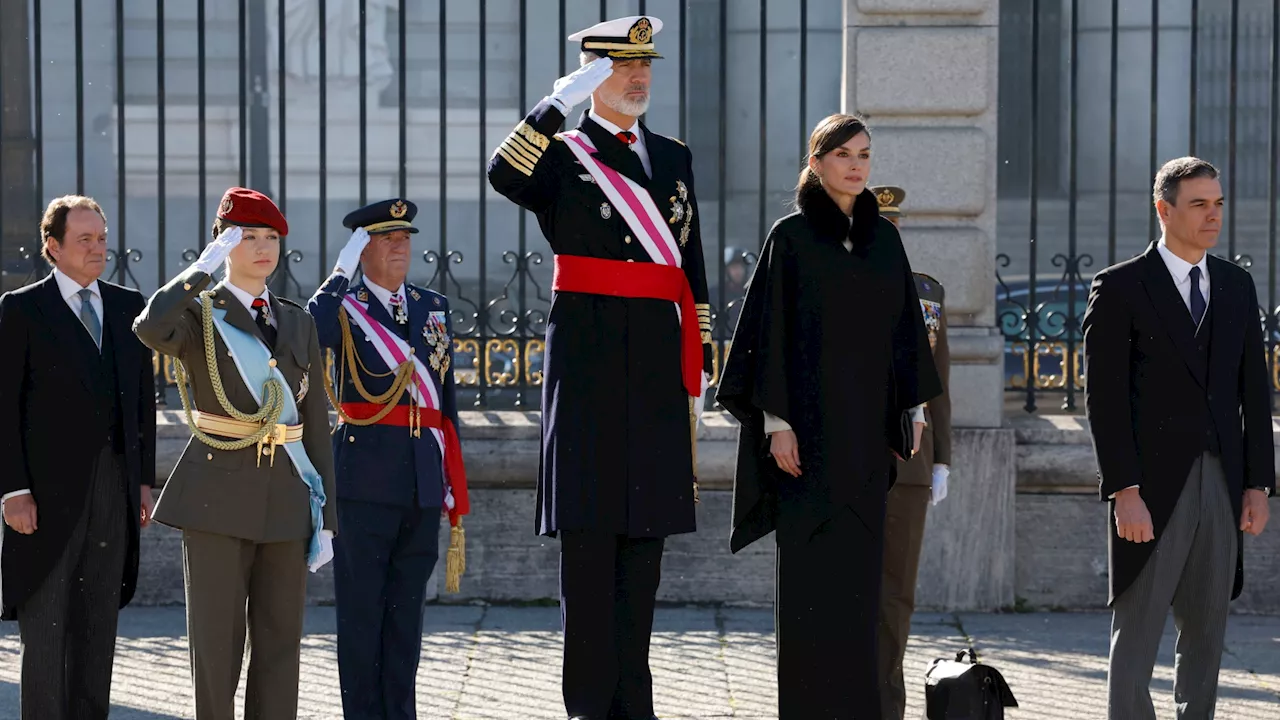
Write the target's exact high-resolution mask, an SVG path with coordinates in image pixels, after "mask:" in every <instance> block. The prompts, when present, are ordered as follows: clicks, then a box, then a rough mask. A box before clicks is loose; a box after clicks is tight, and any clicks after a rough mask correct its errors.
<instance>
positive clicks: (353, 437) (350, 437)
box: [347, 435, 356, 442]
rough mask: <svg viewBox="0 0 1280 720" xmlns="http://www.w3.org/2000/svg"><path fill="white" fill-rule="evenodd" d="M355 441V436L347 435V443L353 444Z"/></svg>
mask: <svg viewBox="0 0 1280 720" xmlns="http://www.w3.org/2000/svg"><path fill="white" fill-rule="evenodd" d="M355 441H356V436H355V435H348V436H347V442H355Z"/></svg>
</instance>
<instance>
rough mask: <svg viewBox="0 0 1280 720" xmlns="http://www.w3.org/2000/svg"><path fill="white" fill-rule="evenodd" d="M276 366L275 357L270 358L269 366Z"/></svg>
mask: <svg viewBox="0 0 1280 720" xmlns="http://www.w3.org/2000/svg"><path fill="white" fill-rule="evenodd" d="M275 366H276V359H275V358H271V359H270V360H268V361H267V367H275Z"/></svg>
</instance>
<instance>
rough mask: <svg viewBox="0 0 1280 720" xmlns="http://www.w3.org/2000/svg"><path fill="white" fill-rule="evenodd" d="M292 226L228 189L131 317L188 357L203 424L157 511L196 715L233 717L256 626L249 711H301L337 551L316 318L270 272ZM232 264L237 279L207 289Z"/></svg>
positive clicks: (196, 427)
mask: <svg viewBox="0 0 1280 720" xmlns="http://www.w3.org/2000/svg"><path fill="white" fill-rule="evenodd" d="M288 231H289V227H288V224H287V223H286V222H285V218H284V216H283V215H282V214H281V213H280V210H279V209H278V208H277V207H276V206H275V204H274V203H272V202H271V200H269V199H268V198H267V197H266V196H264V195H262V194H261V193H258V192H255V191H253V190H248V189H245V188H232V189H230V190H228V191H227V192H226V194H225V195H224V196H223V199H222V202H221V204H220V206H219V209H218V215H217V219H216V220H215V221H214V224H213V237H214V240H213V242H211V243H209V244H208V245H207V246H206V247H205V249H204V251H203V252H202V253H201V255H200V257H199V259H197V260H196V261H195V263H193V264H192V266H191V267H190V268H188V269H187V270H185V271H184V272H182V273H181V274H179V275H178V276H177V277H176V278H174V279H173V280H172V281H170V282H169V283H168V284H167V285H165V286H164V287H163V288H161V289H160V290H158V291H157V292H156V293H155V295H153V296H152V297H151V300H150V301H149V302H148V304H147V307H146V309H144V310H143V312H142V314H141V315H139V316H138V318H137V320H136V321H135V322H134V332H136V333H137V334H138V337H139V338H141V340H142V342H143V343H145V344H146V345H147V346H148V347H150V348H152V349H154V350H157V351H159V352H161V353H164V354H166V355H170V356H172V357H174V358H175V359H176V360H177V361H178V363H177V368H178V381H179V390H180V392H181V394H182V405H183V409H184V411H185V412H186V417H187V422H188V424H189V425H190V427H191V431H192V435H193V437H192V438H191V441H190V442H189V443H188V445H187V448H186V450H185V451H184V452H183V454H182V457H181V458H180V459H179V460H178V463H177V466H176V467H175V468H174V470H173V474H172V475H170V477H169V480H168V482H167V483H166V484H165V487H164V491H163V493H162V494H161V495H160V499H159V501H157V503H156V508H155V515H154V518H155V520H156V521H157V522H160V523H163V524H165V525H169V526H171V527H175V528H178V529H181V530H182V550H183V569H184V571H185V572H184V576H185V580H186V600H187V634H188V636H189V638H190V644H191V677H192V685H193V686H194V689H195V701H196V717H197V718H198V719H199V720H232V719H233V718H234V716H235V714H234V710H233V703H234V698H235V693H236V686H237V684H238V683H239V678H240V669H241V664H242V660H243V656H244V648H245V636H246V629H247V631H248V639H249V641H250V648H251V650H250V657H249V675H248V681H247V687H246V693H245V706H246V707H245V716H246V717H253V718H259V720H290V719H292V718H294V717H295V716H296V715H297V705H298V675H299V644H300V642H301V638H302V619H303V610H304V605H305V599H306V574H307V573H306V571H307V568H308V566H310V568H311V570H312V571H313V572H314V571H315V570H317V569H318V568H319V567H320V566H321V565H323V564H324V563H326V562H328V560H329V559H330V558H332V556H333V550H332V538H333V535H334V533H335V531H336V528H337V526H338V523H337V514H336V511H335V507H334V502H333V500H332V498H333V495H334V493H333V479H334V477H333V454H332V450H331V449H330V447H329V420H328V408H327V407H326V405H325V396H324V393H323V392H311V391H310V390H311V388H310V386H311V384H312V380H311V378H312V376H313V375H314V376H316V377H315V382H316V383H322V382H324V379H323V377H324V370H323V360H322V357H321V355H320V346H319V344H318V342H317V335H316V328H315V323H314V322H312V320H311V316H310V315H308V314H307V313H306V311H305V310H303V309H302V308H301V307H300V306H298V305H295V304H293V303H291V302H289V301H287V300H284V299H283V298H279V297H276V296H275V295H273V294H271V293H270V292H269V291H268V290H267V287H266V282H267V278H268V277H270V275H271V274H272V273H273V272H274V271H275V269H276V266H277V264H278V263H279V260H280V238H281V237H283V236H284V235H286V234H287V233H288ZM224 263H225V266H226V279H225V280H224V281H222V282H221V283H218V284H217V285H215V286H214V287H212V288H209V285H210V284H211V283H212V282H213V277H212V274H213V273H214V272H215V271H216V270H217V268H218V267H219V266H222V265H223V264H224ZM188 383H189V384H190V394H188V391H187V388H186V385H187V384H188ZM193 405H194V407H193ZM246 604H247V608H248V610H247V613H246Z"/></svg>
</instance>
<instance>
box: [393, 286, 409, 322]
mask: <svg viewBox="0 0 1280 720" xmlns="http://www.w3.org/2000/svg"><path fill="white" fill-rule="evenodd" d="M391 307H392V308H393V309H394V310H395V312H394V314H393V315H394V317H395V320H396V322H397V323H399V324H401V325H404V324H405V323H407V322H409V311H408V310H406V309H405V307H404V298H402V297H400V293H396V294H395V295H392V296H391Z"/></svg>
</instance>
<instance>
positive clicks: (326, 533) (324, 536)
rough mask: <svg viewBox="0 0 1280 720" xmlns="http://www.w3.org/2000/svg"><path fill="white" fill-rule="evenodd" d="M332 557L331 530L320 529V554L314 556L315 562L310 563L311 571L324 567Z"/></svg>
mask: <svg viewBox="0 0 1280 720" xmlns="http://www.w3.org/2000/svg"><path fill="white" fill-rule="evenodd" d="M332 559H333V531H332V530H321V531H320V556H319V557H317V558H316V561H315V562H313V563H311V566H310V569H311V572H315V571H317V570H319V569H320V568H322V567H324V566H325V565H328V564H329V561H330V560H332Z"/></svg>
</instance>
